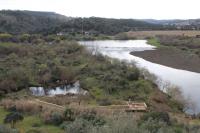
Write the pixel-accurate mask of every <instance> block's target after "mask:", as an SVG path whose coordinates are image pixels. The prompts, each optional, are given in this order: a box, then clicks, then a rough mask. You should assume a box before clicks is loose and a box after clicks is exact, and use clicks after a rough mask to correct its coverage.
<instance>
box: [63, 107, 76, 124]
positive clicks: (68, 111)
mask: <svg viewBox="0 0 200 133" xmlns="http://www.w3.org/2000/svg"><path fill="white" fill-rule="evenodd" d="M64 119H65V120H66V121H73V120H74V119H75V113H74V112H73V110H72V109H69V108H66V109H65V112H64Z"/></svg>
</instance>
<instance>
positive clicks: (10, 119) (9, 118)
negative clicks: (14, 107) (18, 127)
mask: <svg viewBox="0 0 200 133" xmlns="http://www.w3.org/2000/svg"><path fill="white" fill-rule="evenodd" d="M23 119H24V117H23V115H22V114H21V113H18V112H13V113H10V114H8V115H6V117H5V119H4V123H10V124H11V127H12V128H14V127H15V124H16V122H18V121H22V120H23Z"/></svg>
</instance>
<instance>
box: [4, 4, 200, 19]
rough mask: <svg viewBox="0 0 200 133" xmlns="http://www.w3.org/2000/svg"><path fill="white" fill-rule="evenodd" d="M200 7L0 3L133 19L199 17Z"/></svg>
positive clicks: (185, 5) (197, 5)
mask: <svg viewBox="0 0 200 133" xmlns="http://www.w3.org/2000/svg"><path fill="white" fill-rule="evenodd" d="M199 5H200V0H0V9H15V10H16V9H17V10H33V11H53V12H57V13H60V14H63V15H66V16H73V17H77V16H79V17H90V16H96V17H107V18H135V19H144V18H145V19H150V18H153V19H175V18H176V19H194V18H200V14H199V13H200V8H199Z"/></svg>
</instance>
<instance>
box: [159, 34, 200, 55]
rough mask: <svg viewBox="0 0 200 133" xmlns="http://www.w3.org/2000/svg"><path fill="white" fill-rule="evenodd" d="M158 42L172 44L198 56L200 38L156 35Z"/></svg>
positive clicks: (199, 52) (165, 44) (166, 44)
mask: <svg viewBox="0 0 200 133" xmlns="http://www.w3.org/2000/svg"><path fill="white" fill-rule="evenodd" d="M157 39H158V41H159V43H160V44H162V45H164V46H172V47H176V48H178V49H181V50H183V51H186V52H191V53H193V54H196V55H198V56H199V57H200V38H199V37H198V36H197V37H189V36H185V35H184V34H183V35H182V36H157Z"/></svg>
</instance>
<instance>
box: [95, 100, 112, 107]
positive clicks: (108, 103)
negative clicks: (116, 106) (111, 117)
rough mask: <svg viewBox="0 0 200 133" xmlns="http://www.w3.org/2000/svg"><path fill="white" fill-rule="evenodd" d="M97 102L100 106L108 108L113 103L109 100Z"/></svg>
mask: <svg viewBox="0 0 200 133" xmlns="http://www.w3.org/2000/svg"><path fill="white" fill-rule="evenodd" d="M97 102H98V104H99V105H100V106H108V105H111V104H112V101H111V100H110V99H108V98H103V99H99V100H98V101H97Z"/></svg>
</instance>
